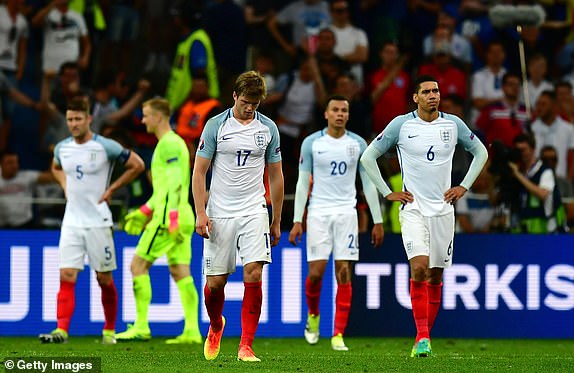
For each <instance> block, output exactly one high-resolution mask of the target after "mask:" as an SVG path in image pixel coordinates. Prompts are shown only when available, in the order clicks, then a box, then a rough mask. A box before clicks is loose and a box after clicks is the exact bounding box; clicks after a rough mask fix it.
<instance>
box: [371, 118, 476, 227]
mask: <svg viewBox="0 0 574 373" xmlns="http://www.w3.org/2000/svg"><path fill="white" fill-rule="evenodd" d="M457 142H458V143H461V144H462V145H463V146H464V148H465V149H466V150H467V151H470V150H471V149H473V148H474V147H475V146H476V144H477V143H480V141H479V140H478V138H476V137H475V135H474V134H473V133H472V132H471V131H470V129H469V128H468V127H467V126H466V124H464V122H463V121H462V120H461V119H460V118H458V117H457V116H456V115H451V114H446V113H443V112H439V116H438V118H437V119H435V120H433V121H432V122H426V121H424V120H422V119H420V118H419V117H418V115H417V112H416V110H415V111H413V112H410V113H408V114H405V115H400V116H398V117H396V118H395V119H393V120H392V121H391V122H390V123H389V125H388V126H387V127H386V128H385V130H384V131H383V132H382V133H381V134H380V135H379V136H378V137H377V138H376V140H374V141H373V143H371V146H374V147H376V148H377V149H378V150H379V151H380V152H382V153H385V152H386V151H387V150H388V149H390V148H391V147H392V146H396V147H397V154H398V157H399V163H400V165H401V171H402V176H403V190H404V191H409V192H411V193H412V194H413V196H414V202H413V203H407V204H406V205H404V206H403V207H402V209H405V210H411V209H416V210H419V211H420V212H421V214H422V215H423V216H438V215H444V214H446V213H449V212H452V211H453V210H454V208H453V206H452V205H451V204H449V203H447V202H445V200H444V193H445V192H446V191H447V190H448V189H449V188H450V187H451V171H452V158H453V155H454V149H455V145H456V144H457ZM479 146H480V145H479Z"/></svg>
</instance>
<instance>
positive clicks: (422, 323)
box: [411, 279, 429, 343]
mask: <svg viewBox="0 0 574 373" xmlns="http://www.w3.org/2000/svg"><path fill="white" fill-rule="evenodd" d="M411 304H412V306H413V318H414V319H415V326H416V327H417V337H416V339H415V343H416V342H418V341H419V339H421V338H429V328H428V296H427V289H426V283H424V282H420V281H413V279H411Z"/></svg>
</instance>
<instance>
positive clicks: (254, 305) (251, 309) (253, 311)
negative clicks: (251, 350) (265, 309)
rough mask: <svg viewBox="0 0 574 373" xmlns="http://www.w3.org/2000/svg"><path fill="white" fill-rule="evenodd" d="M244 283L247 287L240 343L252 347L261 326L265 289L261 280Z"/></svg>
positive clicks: (244, 295)
mask: <svg viewBox="0 0 574 373" xmlns="http://www.w3.org/2000/svg"><path fill="white" fill-rule="evenodd" d="M243 285H244V286H245V289H244V291H243V303H242V304H241V342H240V343H239V344H240V345H247V346H249V347H251V346H252V345H253V339H254V338H255V332H257V327H258V326H259V316H261V303H262V302H263V291H262V290H261V281H259V282H244V283H243Z"/></svg>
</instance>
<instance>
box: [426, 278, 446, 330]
mask: <svg viewBox="0 0 574 373" xmlns="http://www.w3.org/2000/svg"><path fill="white" fill-rule="evenodd" d="M427 294H428V299H429V304H428V318H429V334H430V332H431V330H432V327H433V325H434V321H435V320H436V315H437V314H438V310H439V309H440V298H441V295H442V282H441V283H440V284H437V285H435V284H431V283H429V282H427Z"/></svg>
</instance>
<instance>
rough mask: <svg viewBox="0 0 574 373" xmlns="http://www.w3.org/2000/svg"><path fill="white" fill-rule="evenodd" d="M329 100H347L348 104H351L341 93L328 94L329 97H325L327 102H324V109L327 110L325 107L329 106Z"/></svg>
mask: <svg viewBox="0 0 574 373" xmlns="http://www.w3.org/2000/svg"><path fill="white" fill-rule="evenodd" d="M331 101H347V103H348V104H349V105H350V104H351V102H350V101H349V99H348V98H347V97H345V96H343V95H332V96H329V98H328V99H327V102H326V103H325V110H327V108H328V107H329V103H330V102H331Z"/></svg>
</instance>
